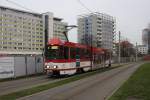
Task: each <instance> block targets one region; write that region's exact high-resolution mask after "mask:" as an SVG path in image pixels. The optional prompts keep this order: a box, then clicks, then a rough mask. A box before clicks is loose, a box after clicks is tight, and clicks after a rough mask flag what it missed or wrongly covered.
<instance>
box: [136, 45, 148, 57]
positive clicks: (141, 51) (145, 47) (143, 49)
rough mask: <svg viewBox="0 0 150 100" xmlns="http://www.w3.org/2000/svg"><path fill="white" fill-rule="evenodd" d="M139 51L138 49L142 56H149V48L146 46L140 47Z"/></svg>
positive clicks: (138, 47)
mask: <svg viewBox="0 0 150 100" xmlns="http://www.w3.org/2000/svg"><path fill="white" fill-rule="evenodd" d="M137 49H138V53H140V54H142V55H146V54H148V47H147V46H146V45H138V46H137Z"/></svg>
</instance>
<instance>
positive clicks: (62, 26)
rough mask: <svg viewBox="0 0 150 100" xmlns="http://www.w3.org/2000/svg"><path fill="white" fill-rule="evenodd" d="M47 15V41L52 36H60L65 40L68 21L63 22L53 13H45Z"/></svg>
mask: <svg viewBox="0 0 150 100" xmlns="http://www.w3.org/2000/svg"><path fill="white" fill-rule="evenodd" d="M43 15H44V16H45V28H46V39H47V40H46V41H45V42H47V41H48V40H49V39H51V38H55V37H57V38H60V39H61V40H63V41H66V37H65V36H64V34H63V33H64V32H66V31H67V28H66V26H67V25H68V23H66V22H62V19H61V18H57V17H54V15H53V13H50V12H47V13H44V14H43Z"/></svg>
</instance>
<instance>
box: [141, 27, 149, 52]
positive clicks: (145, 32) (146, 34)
mask: <svg viewBox="0 0 150 100" xmlns="http://www.w3.org/2000/svg"><path fill="white" fill-rule="evenodd" d="M142 42H143V45H146V46H147V47H148V53H149V54H150V28H145V29H144V30H143V31H142Z"/></svg>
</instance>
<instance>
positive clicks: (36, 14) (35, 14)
mask: <svg viewBox="0 0 150 100" xmlns="http://www.w3.org/2000/svg"><path fill="white" fill-rule="evenodd" d="M0 8H1V9H8V10H12V11H14V12H21V13H27V14H32V15H34V16H40V17H41V16H42V14H39V13H35V12H30V11H25V10H18V9H15V8H10V7H4V6H1V5H0Z"/></svg>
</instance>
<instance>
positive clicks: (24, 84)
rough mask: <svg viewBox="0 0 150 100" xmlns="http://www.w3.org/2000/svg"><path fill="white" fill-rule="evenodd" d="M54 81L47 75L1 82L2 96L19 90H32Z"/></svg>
mask: <svg viewBox="0 0 150 100" xmlns="http://www.w3.org/2000/svg"><path fill="white" fill-rule="evenodd" d="M52 80H53V79H50V78H47V76H46V75H42V76H35V77H28V78H23V79H19V80H13V81H6V82H0V91H3V92H0V95H4V94H8V93H11V92H15V91H18V90H22V89H26V88H30V87H33V86H36V85H40V84H46V83H48V82H50V81H52Z"/></svg>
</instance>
